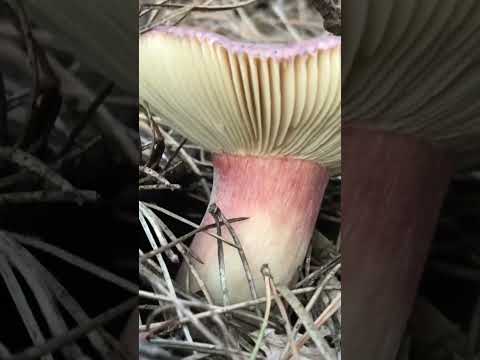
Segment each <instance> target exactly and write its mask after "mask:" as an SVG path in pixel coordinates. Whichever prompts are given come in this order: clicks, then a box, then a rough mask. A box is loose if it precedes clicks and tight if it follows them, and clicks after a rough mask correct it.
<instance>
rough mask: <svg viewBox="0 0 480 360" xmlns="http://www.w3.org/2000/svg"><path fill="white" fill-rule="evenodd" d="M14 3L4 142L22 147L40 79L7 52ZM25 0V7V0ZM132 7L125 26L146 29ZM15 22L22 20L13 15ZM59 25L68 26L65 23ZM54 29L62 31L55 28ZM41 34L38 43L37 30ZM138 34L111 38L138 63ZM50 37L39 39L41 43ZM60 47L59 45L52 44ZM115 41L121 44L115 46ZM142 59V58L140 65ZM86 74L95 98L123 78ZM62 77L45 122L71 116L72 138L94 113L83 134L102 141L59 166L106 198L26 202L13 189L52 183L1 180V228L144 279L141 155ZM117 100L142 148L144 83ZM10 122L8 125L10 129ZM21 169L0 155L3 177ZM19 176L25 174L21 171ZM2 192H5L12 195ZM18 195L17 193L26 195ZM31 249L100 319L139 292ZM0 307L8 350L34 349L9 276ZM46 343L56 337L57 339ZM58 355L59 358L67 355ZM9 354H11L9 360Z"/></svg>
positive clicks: (5, 74) (4, 10)
mask: <svg viewBox="0 0 480 360" xmlns="http://www.w3.org/2000/svg"><path fill="white" fill-rule="evenodd" d="M8 2H10V3H13V4H14V3H15V1H6V2H5V1H4V0H0V147H2V146H3V148H15V146H17V145H19V144H20V146H21V145H22V144H21V142H19V140H18V139H19V137H21V134H22V131H21V130H19V129H18V128H17V127H18V125H19V124H20V126H22V125H25V123H24V122H22V120H21V119H22V117H23V118H25V119H26V118H27V116H28V115H27V114H28V111H29V110H28V109H29V107H30V103H31V98H30V97H31V94H32V93H33V89H32V88H33V78H32V77H31V76H28V74H27V75H26V74H25V73H24V72H22V71H19V70H18V69H19V67H23V68H24V67H25V64H20V63H19V64H18V65H19V66H18V67H17V66H16V63H15V62H12V61H11V59H12V58H13V56H17V55H18V54H13V53H9V52H8V51H10V50H11V49H12V46H11V43H7V42H6V41H7V40H8V41H9V39H10V38H9V37H8V34H10V33H7V36H4V35H5V33H4V31H7V32H8V31H10V30H11V29H12V28H11V27H10V28H9V27H8V25H12V23H15V24H17V25H18V21H17V20H16V19H15V16H14V12H12V11H11V9H9V8H8V7H7V6H6V3H8ZM23 3H24V5H25V1H23ZM59 3H60V2H59ZM86 3H90V5H91V4H95V2H92V1H85V4H86ZM132 4H133V6H132ZM121 6H122V4H121V2H119V3H118V5H117V7H112V8H111V9H110V12H111V14H112V16H113V15H114V14H115V12H116V11H121V9H120V8H119V7H121ZM125 6H127V5H125ZM128 6H129V7H130V8H131V9H133V11H132V12H131V16H129V18H128V23H122V24H121V26H124V27H128V31H131V32H132V33H134V34H137V33H138V14H137V3H136V1H130V2H129V5H128ZM29 10H30V9H28V7H27V11H26V12H27V16H28V17H29V18H30V19H31V20H32V22H33V23H34V24H35V27H36V29H37V28H38V29H39V30H41V32H42V34H44V31H43V30H44V29H43V28H42V26H41V25H40V24H37V23H36V19H35V17H34V16H32V12H31V11H29ZM12 19H15V20H13V21H12ZM74 20H75V19H73V18H70V19H62V21H63V22H65V24H66V25H67V22H69V21H72V22H73V21H74ZM37 26H38V27H37ZM13 29H15V28H13ZM17 29H18V27H17ZM59 31H60V32H61V29H59ZM50 35H53V36H55V35H56V34H49V36H50ZM34 38H35V39H36V35H35V32H34ZM134 40H135V41H131V43H125V42H115V41H114V40H112V43H113V44H114V46H116V47H118V49H119V50H121V51H122V52H125V53H126V54H129V56H131V57H132V58H133V59H135V60H137V61H138V59H137V58H138V49H137V46H138V41H136V38H135V39H134ZM42 41H43V40H42V39H40V40H39V43H41V42H42ZM40 46H41V45H40ZM53 46H54V47H55V43H53ZM109 46H112V44H109ZM23 51H24V57H23V59H22V58H19V61H20V62H23V61H25V59H27V58H28V57H27V50H26V48H25V47H23ZM57 55H58V60H59V61H60V62H62V61H65V62H66V63H71V62H70V60H68V54H65V55H61V53H58V54H57ZM83 55H84V57H87V58H89V57H90V58H92V59H95V58H96V56H97V54H95V53H92V54H83ZM65 59H67V60H65ZM134 63H136V62H135V61H134ZM80 70H81V71H80V72H79V73H77V75H78V77H79V78H81V80H85V81H86V83H88V85H89V86H90V87H91V89H92V90H93V91H94V92H95V93H96V94H99V93H100V92H101V90H102V88H103V89H105V86H106V84H109V83H110V82H111V80H113V82H114V83H115V79H107V78H105V77H104V76H102V75H101V74H98V73H94V72H93V71H91V70H90V69H89V68H87V67H83V65H81V67H80ZM123 71H125V72H126V73H130V74H134V76H133V78H135V76H137V74H138V68H137V67H134V68H125V69H123ZM30 75H31V74H30ZM55 75H56V76H55V77H57V79H58V80H59V82H60V83H59V84H53V86H52V87H50V88H49V89H52V90H54V91H60V93H59V94H57V93H55V94H54V95H53V96H55V97H56V101H57V103H56V104H53V108H51V107H50V108H44V107H42V106H39V108H37V109H36V110H37V111H38V112H39V114H38V117H39V121H40V120H42V121H43V120H45V119H46V118H45V117H46V116H49V117H50V121H51V124H50V125H49V127H53V126H55V124H58V115H61V116H62V117H71V119H73V121H72V122H71V124H70V125H69V127H68V128H67V129H66V130H65V133H66V134H70V133H72V132H73V131H77V130H74V129H75V127H76V126H77V125H78V123H80V122H82V121H83V120H84V119H86V117H90V118H89V119H88V120H87V121H86V126H85V128H83V129H78V130H80V131H79V133H80V135H81V136H84V138H83V139H84V140H85V139H87V140H92V139H93V140H95V139H96V138H97V141H93V144H94V145H93V146H92V147H91V148H89V149H88V150H87V151H85V152H83V153H82V154H81V155H80V156H78V157H76V158H75V160H74V161H72V162H67V163H66V164H65V165H64V166H62V167H61V168H60V169H57V170H58V172H59V173H60V174H61V175H62V176H63V177H64V178H65V179H66V180H68V181H69V182H70V183H71V184H72V185H73V186H74V187H76V188H81V189H82V190H88V191H95V192H97V193H98V195H99V196H100V199H99V200H98V201H93V202H88V201H87V202H85V203H83V204H76V203H74V202H71V201H67V202H55V203H49V202H46V203H45V202H43V203H35V202H34V201H33V202H30V201H27V203H21V204H12V203H9V202H8V201H4V200H5V198H6V197H5V195H6V194H10V193H12V194H13V196H16V193H18V192H24V191H34V190H43V189H44V188H43V185H45V183H44V182H43V181H38V180H35V181H32V179H31V178H27V179H26V180H25V179H23V180H22V182H13V184H10V185H9V186H7V187H2V186H0V199H2V200H1V201H0V232H2V231H8V232H13V233H18V234H21V235H27V236H31V237H35V238H38V239H41V240H42V241H45V242H47V243H49V244H51V245H55V246H57V247H59V248H62V249H63V250H65V251H68V252H71V253H73V254H75V255H78V256H79V257H82V258H84V259H85V260H88V261H90V262H92V263H94V264H96V265H98V266H100V267H102V268H105V269H107V270H109V271H111V272H113V273H115V274H117V275H118V276H121V277H123V278H125V279H127V280H129V281H131V282H133V283H135V284H136V283H137V280H138V267H137V265H138V255H137V245H138V241H139V236H140V233H139V228H138V224H137V219H138V217H137V211H138V198H137V182H138V167H137V164H136V162H135V159H134V158H132V157H130V158H129V157H128V155H127V154H126V153H125V152H124V151H121V150H119V149H118V148H117V147H116V143H115V141H112V140H111V139H109V138H108V136H107V135H106V134H105V133H104V132H103V133H102V129H101V126H98V123H99V122H98V121H97V120H96V118H98V113H97V112H96V111H95V109H93V106H92V101H85V99H80V98H78V99H75V96H72V95H71V94H70V95H69V96H68V100H67V96H65V94H63V93H62V90H60V89H61V88H62V85H64V84H62V81H63V80H64V79H63V78H62V76H60V75H59V74H58V73H57V74H55ZM130 78H132V77H130ZM67 86H68V85H67ZM21 88H25V91H26V97H24V98H25V99H24V101H23V102H22V103H21V104H20V105H19V106H16V105H14V100H12V99H13V97H15V96H17V97H19V98H20V100H19V101H22V96H21V94H19V90H18V89H21ZM42 90H44V89H42ZM47 90H48V89H47ZM65 90H67V91H70V90H72V89H70V88H67V89H65ZM20 92H21V91H20ZM49 94H52V93H51V92H50V93H48V92H45V93H44V94H43V97H42V100H45V97H47V100H48V96H49ZM109 97H116V98H117V99H127V98H128V101H127V105H126V104H125V103H123V104H118V103H116V102H109V103H108V105H107V106H108V109H109V111H110V112H111V113H112V114H113V116H114V118H115V119H116V121H119V122H121V123H122V124H123V125H122V126H123V129H126V130H125V133H126V134H128V138H129V139H130V140H131V141H132V144H134V145H135V146H136V149H138V139H137V137H136V136H135V134H138V105H137V102H136V99H138V83H134V82H133V83H132V82H131V83H130V85H129V89H128V90H125V86H122V87H120V86H118V84H114V85H113V88H112V89H111V92H110V91H109V94H108V95H106V97H105V98H106V99H107V100H108V99H109ZM59 100H63V102H62V103H61V106H62V107H61V109H58V105H59V104H58V101H59ZM104 101H105V99H102V101H101V102H104ZM8 104H10V106H16V109H15V110H13V111H10V110H9V109H8V106H9V105H8ZM46 104H47V105H49V104H50V105H52V103H51V102H50V103H49V102H48V101H46ZM37 105H38V104H37ZM40 105H41V104H40ZM88 108H90V112H91V113H90V114H89V113H88V110H87V109H88ZM92 110H93V111H92ZM12 114H13V115H14V116H15V118H16V119H15V121H12V119H11V116H12V117H13V115H12ZM12 123H15V126H12V125H11V124H12ZM37 125H38V124H37ZM35 127H36V124H33V128H32V131H31V132H30V135H29V136H32V134H33V138H30V139H26V140H25V141H28V142H29V143H30V144H32V143H35V142H36V141H37V140H40V139H39V138H38V134H39V132H38V131H37V129H35ZM7 128H8V130H9V131H8V133H7ZM42 131H43V130H42ZM47 138H48V141H57V140H58V139H59V140H58V144H56V148H57V149H59V148H62V146H65V144H66V143H67V142H66V138H61V137H60V138H59V137H57V136H56V135H52V134H50V136H49V137H48V136H47ZM77 139H78V138H77ZM80 139H81V137H80ZM84 140H82V141H84ZM82 141H81V142H82ZM85 142H88V141H85ZM77 146H78V144H77ZM47 148H48V146H47ZM75 148H76V146H75V145H74V146H73V147H71V148H70V149H73V150H75ZM136 149H134V150H136ZM23 150H24V151H26V152H28V153H30V152H32V153H34V155H35V156H37V157H38V158H39V159H42V160H44V161H45V163H48V162H49V161H51V160H52V159H54V155H55V154H54V152H53V153H52V152H50V151H49V149H46V150H45V151H36V150H32V147H29V146H26V147H24V148H23ZM37 150H38V149H37ZM132 159H133V160H132ZM15 172H16V170H15V169H14V168H12V166H11V165H10V164H7V163H6V162H5V161H2V160H0V183H2V180H4V179H5V178H6V177H11V176H12V174H13V173H15ZM19 179H22V177H20V178H19ZM2 195H3V196H4V197H3V198H2ZM16 198H17V199H18V197H16ZM0 241H1V240H0ZM27 248H28V247H27ZM28 249H29V250H31V253H32V254H33V255H34V256H35V257H36V259H37V260H38V261H39V262H40V263H41V264H42V265H43V266H45V267H46V268H47V269H49V271H50V272H51V273H52V274H54V276H55V277H56V278H57V280H59V282H60V283H62V284H63V285H64V286H65V287H66V288H67V290H68V291H69V292H70V293H71V294H72V295H73V296H74V298H75V299H76V300H77V301H78V303H79V304H80V306H81V307H82V308H83V309H84V310H85V311H86V313H87V314H88V315H89V316H90V317H91V318H94V317H96V316H99V315H101V314H102V313H104V312H105V311H107V310H108V309H111V308H113V307H115V306H118V305H119V304H121V303H124V302H125V301H127V299H130V298H132V296H134V295H132V294H131V293H130V292H127V291H125V290H122V289H120V288H118V287H117V286H115V285H111V284H110V283H108V282H106V281H104V280H101V279H99V278H97V277H95V276H92V275H91V274H88V273H86V272H84V271H83V270H79V269H78V268H76V267H74V266H71V265H69V264H67V263H66V262H64V261H62V260H59V259H57V258H55V257H52V256H49V255H45V253H44V252H42V251H36V250H34V249H32V248H28ZM0 255H1V251H0ZM0 261H2V259H0ZM17 276H18V273H17ZM19 278H20V276H19ZM20 283H21V285H22V286H23V285H25V283H24V282H20ZM25 291H26V294H27V297H28V296H30V293H28V290H25ZM0 304H2V305H1V306H0V343H1V344H3V345H5V346H7V347H8V349H9V350H10V351H11V352H12V353H19V352H21V351H24V350H25V349H26V348H27V346H29V345H28V344H29V343H30V345H31V342H30V340H29V338H28V334H27V332H26V329H25V327H24V326H23V324H22V321H21V318H20V317H19V316H18V312H17V309H16V307H15V304H14V303H12V301H11V297H10V295H9V292H8V290H7V288H6V287H5V284H4V282H3V280H2V277H0ZM32 308H33V309H36V307H35V306H32ZM34 315H35V316H36V315H39V317H41V316H40V314H39V313H38V312H35V313H34ZM129 316H130V313H129V312H124V313H123V314H122V315H121V316H116V317H115V318H114V319H113V320H112V321H110V322H108V324H106V325H105V329H106V330H107V331H108V332H109V333H110V334H111V335H112V336H113V337H114V338H116V339H120V336H121V333H122V331H123V329H124V325H125V322H126V320H127V319H128V317H129ZM40 323H41V325H42V326H44V325H45V324H43V323H42V322H41V321H40ZM46 333H47V332H46ZM47 340H50V338H48V336H47ZM82 341H83V343H85V340H81V341H80V342H79V343H80V344H83V343H82ZM129 341H130V342H133V343H135V344H136V343H137V341H138V340H137V337H136V336H135V337H134V338H133V339H130V340H129ZM133 348H134V349H135V352H136V350H137V346H136V345H134V346H133ZM90 352H91V349H87V350H86V354H88V355H89V356H92V359H96V358H98V355H95V354H91V353H90ZM56 355H58V352H57V353H56ZM0 358H2V357H1V356H0ZM132 358H137V356H136V355H135V356H133V357H132Z"/></svg>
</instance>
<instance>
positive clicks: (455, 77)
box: [342, 0, 480, 360]
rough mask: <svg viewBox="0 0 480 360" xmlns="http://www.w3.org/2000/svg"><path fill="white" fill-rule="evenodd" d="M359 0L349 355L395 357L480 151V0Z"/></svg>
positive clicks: (348, 80)
mask: <svg viewBox="0 0 480 360" xmlns="http://www.w3.org/2000/svg"><path fill="white" fill-rule="evenodd" d="M355 6H356V7H354V6H351V7H345V8H344V17H345V22H344V28H343V30H344V36H345V37H346V42H345V43H344V49H343V50H344V51H343V53H342V57H343V62H342V66H343V68H342V77H343V79H342V83H343V84H342V85H343V98H342V103H343V113H342V126H343V127H342V144H343V147H342V151H343V152H342V178H343V182H342V209H343V214H342V215H343V216H342V235H343V236H342V280H343V281H342V287H343V298H344V299H346V300H345V301H344V304H343V309H342V311H343V313H342V315H343V319H344V322H343V327H342V340H343V349H344V351H343V355H344V357H346V358H355V359H360V360H363V359H378V360H392V359H394V358H395V355H396V353H397V351H398V348H399V344H400V341H401V337H402V334H403V332H404V330H405V326H406V323H407V320H408V317H409V314H410V311H411V308H412V303H413V301H414V299H415V295H416V291H417V287H418V283H419V280H420V277H421V275H422V271H423V268H424V263H425V260H426V257H427V255H428V251H429V247H430V243H431V240H432V237H433V234H434V231H435V226H436V223H437V221H438V215H439V211H440V209H441V205H442V200H443V198H444V195H445V193H446V192H447V189H448V185H449V182H450V179H451V177H452V175H453V174H454V173H455V172H456V171H458V170H462V169H466V168H468V167H470V166H472V165H473V164H475V163H478V161H479V160H480V152H479V150H480V141H479V139H480V104H479V102H478V89H479V88H480V82H479V80H478V72H479V70H480V68H479V66H478V64H479V54H480V53H479V51H478V49H477V47H476V44H477V43H478V29H479V28H478V24H479V18H480V3H479V2H478V1H462V0H458V1H443V2H442V1H419V0H418V1H417V0H408V1H404V0H388V1H367V0H362V1H358V2H356V4H355ZM472 49H473V50H472Z"/></svg>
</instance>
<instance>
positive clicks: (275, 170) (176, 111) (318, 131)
mask: <svg viewBox="0 0 480 360" xmlns="http://www.w3.org/2000/svg"><path fill="white" fill-rule="evenodd" d="M139 51H140V61H139V63H140V67H139V68H140V71H139V73H140V97H141V98H142V99H143V100H145V101H147V102H148V103H149V105H150V106H151V108H152V110H153V111H154V112H155V113H156V114H158V115H159V117H160V119H161V120H162V121H163V122H164V124H166V125H169V126H171V127H173V128H175V129H176V130H178V131H179V132H180V133H181V134H183V135H184V136H185V137H187V138H189V139H190V140H191V141H193V142H195V143H197V144H199V145H201V146H202V147H204V148H205V149H207V150H209V151H211V152H212V153H213V154H214V155H213V164H214V180H213V189H212V194H211V198H210V204H216V205H217V206H218V208H219V209H220V210H221V211H222V213H223V214H224V216H225V217H226V218H236V217H248V219H247V220H245V221H243V222H237V223H232V227H233V228H234V230H235V233H236V234H237V236H238V239H239V241H240V243H241V248H243V251H244V253H245V258H246V262H247V264H248V267H249V268H250V271H251V276H252V280H253V281H250V282H249V281H247V276H246V275H247V274H248V270H247V272H246V270H245V268H246V267H245V266H244V263H243V262H242V259H241V257H240V254H239V249H238V247H234V246H230V245H229V244H225V243H222V245H221V246H220V251H222V250H223V253H224V254H223V258H224V262H225V266H224V270H225V276H224V280H225V283H224V285H223V286H222V283H223V278H221V277H220V275H219V274H220V271H223V268H222V266H220V265H219V257H218V252H219V247H218V246H217V242H216V241H215V239H214V238H212V237H211V236H209V235H208V234H205V233H199V234H197V235H196V237H195V238H194V240H193V243H192V245H191V250H192V251H193V253H194V254H195V255H196V256H197V257H198V258H199V259H200V260H201V261H202V263H200V262H195V261H194V260H193V264H194V267H195V268H196V270H197V271H198V273H199V275H200V277H201V278H202V280H203V281H204V282H205V285H206V287H207V289H208V292H209V293H210V295H211V296H212V298H213V301H214V302H215V303H223V302H225V301H227V299H229V301H230V302H232V303H236V302H240V301H244V300H248V299H251V298H252V297H253V296H254V294H253V291H252V289H251V287H252V283H253V287H254V288H255V290H256V294H257V295H259V296H261V295H263V294H264V293H265V288H264V281H263V276H262V274H261V267H262V265H263V264H268V265H269V266H270V270H271V273H272V274H273V276H274V278H275V280H276V281H277V282H278V283H280V284H288V283H289V282H291V281H292V279H294V277H295V275H296V274H297V271H298V268H299V267H300V266H301V264H302V262H303V260H304V258H305V255H306V252H307V248H308V245H309V241H310V239H311V236H312V232H313V230H314V226H315V223H316V219H317V216H318V212H319V209H320V205H321V200H322V197H323V193H324V190H325V187H326V185H327V183H328V180H329V176H330V175H334V174H337V173H338V172H339V165H340V91H341V89H340V86H341V81H340V38H339V37H337V36H332V35H323V36H320V37H317V38H314V39H309V40H305V41H302V42H298V43H293V44H253V43H244V42H240V41H233V40H231V39H227V38H225V37H223V36H220V35H218V34H214V33H208V32H204V31H201V30H198V29H195V28H188V27H157V28H156V29H155V30H153V31H151V32H149V33H146V34H144V35H143V36H141V38H140V50H139ZM213 223H215V219H214V218H213V217H212V215H211V214H210V213H208V212H207V213H206V214H205V216H204V218H203V220H202V224H203V225H205V224H213ZM222 237H223V238H224V240H225V241H227V242H229V243H233V244H234V243H235V239H233V238H232V236H231V234H230V233H229V232H228V230H227V228H226V227H225V226H222ZM187 279H188V281H187ZM177 280H178V281H179V283H180V284H182V285H183V286H185V285H186V284H187V283H189V284H191V285H192V287H191V289H192V290H193V291H196V290H198V284H196V282H195V281H194V280H193V278H192V277H191V274H190V272H189V270H188V268H187V266H186V265H185V264H183V265H182V268H181V269H180V272H179V275H178V278H177ZM224 290H225V291H226V294H227V295H228V297H224Z"/></svg>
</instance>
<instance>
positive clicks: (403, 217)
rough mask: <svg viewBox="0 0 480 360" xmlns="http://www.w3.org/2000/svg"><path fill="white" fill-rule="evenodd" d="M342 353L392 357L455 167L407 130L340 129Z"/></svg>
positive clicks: (364, 358) (364, 359)
mask: <svg viewBox="0 0 480 360" xmlns="http://www.w3.org/2000/svg"><path fill="white" fill-rule="evenodd" d="M342 140H343V141H342V144H343V147H342V148H343V153H342V176H343V183H342V191H343V192H342V209H344V210H343V214H342V215H343V216H342V235H343V237H342V268H343V269H342V281H343V282H342V288H343V298H344V299H348V301H346V302H344V305H343V309H342V310H343V319H344V320H345V321H344V322H343V326H342V338H343V344H344V345H345V347H344V356H345V358H348V359H350V358H352V359H353V358H355V359H358V360H370V359H376V360H393V359H395V356H396V353H397V351H398V348H399V344H400V341H401V337H402V335H403V332H404V330H405V326H406V323H407V320H408V317H409V315H410V311H411V308H412V304H413V301H414V299H415V296H416V291H417V287H418V283H419V281H420V277H421V275H422V271H423V268H424V263H425V260H426V257H427V254H428V251H429V248H430V243H431V240H432V237H433V234H434V231H435V226H436V223H437V219H438V214H439V210H440V208H441V205H442V201H443V198H444V195H445V194H446V192H447V188H448V185H449V181H450V178H451V175H452V172H453V166H452V163H451V162H450V159H448V158H447V156H445V154H443V153H442V152H441V151H439V150H437V149H434V148H433V147H431V146H430V145H428V144H426V143H423V142H421V141H419V140H417V139H415V138H414V137H411V136H402V135H394V134H389V133H386V132H382V131H373V130H367V129H362V128H360V127H343V129H342Z"/></svg>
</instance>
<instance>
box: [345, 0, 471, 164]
mask: <svg viewBox="0 0 480 360" xmlns="http://www.w3.org/2000/svg"><path fill="white" fill-rule="evenodd" d="M355 6H356V7H353V6H352V7H346V8H345V9H344V10H345V11H344V18H345V22H344V24H345V25H344V27H343V34H344V36H345V38H346V41H347V42H346V44H347V45H346V46H344V49H343V53H342V61H343V62H342V67H343V68H342V83H343V85H344V91H343V98H342V102H343V114H342V121H343V122H344V123H348V124H356V125H359V124H361V125H362V126H368V127H371V128H375V129H381V130H386V131H391V132H395V133H400V134H411V135H415V136H417V137H420V138H422V139H424V140H427V141H428V142H429V143H431V144H433V145H436V146H439V147H442V148H445V149H447V150H449V151H452V152H454V153H457V155H458V159H459V166H461V167H462V166H470V165H471V164H473V163H475V162H477V161H478V160H480V151H479V150H480V141H479V139H480V102H479V101H478V94H479V90H480V76H479V75H480V61H479V60H480V50H479V48H478V42H479V38H480V31H479V30H480V28H479V26H478V24H479V23H480V2H478V1H476V0H451V1H441V0H440V1H439V0H428V1H421V0H385V1H372V0H360V1H357V2H356V4H355Z"/></svg>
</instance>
